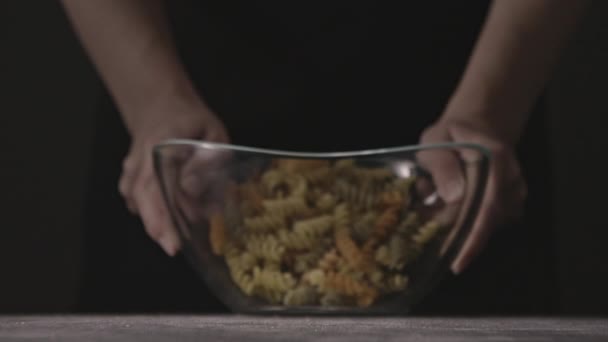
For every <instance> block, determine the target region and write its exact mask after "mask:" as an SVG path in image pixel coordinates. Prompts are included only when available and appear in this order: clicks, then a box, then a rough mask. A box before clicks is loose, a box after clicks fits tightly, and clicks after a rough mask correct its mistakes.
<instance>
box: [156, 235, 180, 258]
mask: <svg viewBox="0 0 608 342" xmlns="http://www.w3.org/2000/svg"><path fill="white" fill-rule="evenodd" d="M158 244H159V245H160V247H161V248H162V249H163V250H164V251H165V253H167V255H169V256H175V254H176V253H177V245H176V244H175V241H174V239H173V238H172V236H171V235H170V234H165V235H163V236H162V237H161V238H160V239H159V240H158Z"/></svg>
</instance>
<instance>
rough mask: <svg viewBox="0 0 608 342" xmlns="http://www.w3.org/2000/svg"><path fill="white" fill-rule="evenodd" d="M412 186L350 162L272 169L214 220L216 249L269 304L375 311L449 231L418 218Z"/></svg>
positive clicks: (240, 189)
mask: <svg viewBox="0 0 608 342" xmlns="http://www.w3.org/2000/svg"><path fill="white" fill-rule="evenodd" d="M413 181H414V177H413V176H412V177H410V178H399V177H398V176H396V175H395V174H394V173H393V171H392V170H390V169H388V168H381V167H374V168H366V167H362V166H359V165H357V163H356V162H355V161H354V160H352V159H341V160H338V161H335V162H329V161H326V160H306V159H284V160H277V161H274V162H273V163H271V165H270V166H269V168H268V169H266V170H265V171H263V172H262V173H261V174H260V175H259V176H258V177H253V178H252V179H250V180H248V181H246V182H243V183H241V184H237V185H236V191H234V192H233V193H235V194H236V195H235V201H237V202H236V203H230V202H228V203H226V206H227V207H230V208H231V209H230V210H224V212H223V215H224V216H226V217H222V215H214V216H212V217H210V220H209V242H210V247H211V251H212V252H213V254H214V255H216V256H219V257H221V258H223V260H224V261H225V264H226V266H227V267H228V269H229V274H230V276H231V278H232V280H233V281H234V284H235V285H236V286H237V287H238V288H239V289H240V290H241V291H242V292H243V293H244V294H245V295H247V296H255V297H257V298H259V299H261V300H264V301H266V302H268V303H270V304H274V305H285V306H306V305H321V306H360V307H367V306H370V305H372V304H373V303H375V302H376V301H377V300H378V299H379V298H381V297H382V296H384V295H388V294H391V293H395V292H399V291H403V290H405V289H407V288H408V285H409V283H410V276H409V274H408V265H410V264H411V263H413V262H415V261H416V258H417V257H418V256H419V255H420V254H421V253H422V252H423V249H424V247H425V246H427V245H428V244H429V243H431V242H432V241H433V239H435V238H436V237H437V235H438V234H440V232H441V229H442V228H443V226H442V225H439V224H438V223H437V222H434V221H432V220H426V221H425V220H424V219H423V218H422V217H421V215H418V213H417V212H416V210H414V209H415V207H414V206H413V205H414V204H415V203H414V204H413V203H412V202H413V199H412V198H413V197H412V193H413V191H414V190H413V187H412V184H413Z"/></svg>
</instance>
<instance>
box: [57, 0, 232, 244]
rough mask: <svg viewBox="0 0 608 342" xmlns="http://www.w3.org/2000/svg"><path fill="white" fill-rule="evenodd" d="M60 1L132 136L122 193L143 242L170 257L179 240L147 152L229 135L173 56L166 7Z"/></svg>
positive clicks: (134, 0) (139, 1)
mask: <svg viewBox="0 0 608 342" xmlns="http://www.w3.org/2000/svg"><path fill="white" fill-rule="evenodd" d="M62 1H63V5H64V7H65V8H66V10H67V13H68V16H69V17H70V18H71V21H72V23H73V25H74V27H75V29H76V32H77V33H78V35H79V36H80V39H81V41H82V43H83V45H84V47H85V48H86V50H87V51H88V53H89V55H90V56H91V58H92V60H93V62H94V64H95V65H96V67H97V70H98V71H99V74H100V75H101V77H102V79H103V80H104V82H105V85H106V86H107V88H108V90H109V91H110V93H111V95H112V97H113V98H114V101H115V102H116V104H117V106H118V109H119V111H120V113H121V115H122V117H123V120H124V122H125V124H126V126H127V128H128V130H129V133H130V134H131V138H132V143H131V148H130V150H129V154H128V155H127V157H126V158H125V160H124V164H123V172H122V175H121V178H120V183H119V190H120V193H121V194H122V196H123V197H124V199H125V201H126V204H127V206H128V208H129V209H130V210H131V211H132V212H133V213H136V214H138V215H139V216H140V217H141V219H142V221H143V223H144V226H145V229H146V231H147V233H148V235H149V236H150V237H151V238H152V239H154V240H155V241H156V242H158V243H159V245H160V246H161V247H162V248H163V249H164V250H165V251H166V252H167V254H169V255H174V254H175V253H177V251H178V250H179V248H180V240H179V238H178V236H177V233H176V231H175V229H174V228H173V225H172V223H171V221H170V219H169V214H168V212H167V208H166V207H165V204H164V202H163V200H162V196H161V192H160V189H159V185H158V182H157V181H156V177H155V173H154V169H153V163H152V148H153V146H154V145H155V144H157V143H159V142H161V141H163V140H165V139H169V138H185V139H205V140H214V141H222V142H225V141H227V139H228V136H227V134H226V131H225V129H224V127H223V125H222V123H221V122H220V121H219V120H218V119H217V117H216V116H215V115H214V114H213V113H212V112H211V111H210V109H209V108H208V107H207V106H206V105H205V103H204V101H203V100H202V99H201V98H200V97H199V95H198V94H197V92H196V91H195V89H194V86H193V84H192V82H191V81H190V79H189V77H188V75H187V73H186V71H185V68H184V67H183V65H182V64H181V61H180V60H179V58H178V56H177V51H176V47H175V46H174V42H173V41H172V36H171V34H170V29H169V25H168V20H167V17H166V14H165V8H164V1H162V0H62ZM184 186H185V185H184ZM189 188H192V186H190V187H189ZM192 190H195V189H194V188H192Z"/></svg>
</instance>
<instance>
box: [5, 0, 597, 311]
mask: <svg viewBox="0 0 608 342" xmlns="http://www.w3.org/2000/svg"><path fill="white" fill-rule="evenodd" d="M607 11H608V2H605V1H602V0H597V1H595V4H594V6H593V8H592V10H591V11H590V12H589V15H588V16H587V18H586V19H585V21H584V23H583V25H582V27H581V30H580V33H579V34H578V35H577V37H576V38H575V39H574V41H573V42H572V44H571V46H570V48H569V49H568V51H567V52H566V54H565V55H564V58H563V60H562V63H561V64H560V67H559V69H558V70H557V72H556V75H555V77H554V79H553V80H552V83H551V85H550V89H549V94H548V97H549V103H550V113H549V116H548V119H549V120H550V122H551V126H552V128H553V129H552V132H553V133H552V134H553V137H552V138H553V141H554V144H553V147H552V149H551V150H548V151H547V153H550V154H552V155H553V159H554V160H555V161H554V163H555V165H554V167H555V176H556V189H555V193H556V196H555V198H554V201H555V202H554V204H555V205H556V207H557V210H556V212H555V215H556V217H555V218H554V219H555V222H556V230H557V232H558V238H557V242H556V243H557V246H556V248H557V250H558V251H559V279H560V284H559V288H560V310H561V312H562V313H565V314H583V315H587V314H602V315H605V314H606V313H608V294H607V293H606V289H607V288H608V267H607V266H606V265H607V264H608V248H606V245H607V244H608V223H607V220H606V212H607V209H606V203H607V201H606V195H607V194H608V162H606V158H608V153H606V147H608V136H607V134H606V133H605V129H606V127H607V123H608V104H606V102H605V98H606V95H605V94H606V93H607V89H608V87H607V86H606V81H605V80H606V79H608V26H607V25H608V24H607V23H608V22H607V21H606V20H605V19H606V15H607V13H608V12H607ZM100 89H101V85H100V83H99V80H98V79H97V78H96V75H95V73H94V71H93V69H92V67H91V66H90V64H89V62H88V61H87V59H86V58H85V56H84V53H83V51H82V50H81V48H80V46H79V45H78V43H77V41H76V39H75V37H74V35H73V34H72V32H71V31H70V28H69V27H68V25H67V22H66V20H65V17H64V15H63V13H62V11H61V9H60V8H59V5H58V3H57V2H55V1H32V0H29V1H27V0H26V1H23V0H5V1H2V2H1V3H0V148H1V149H2V150H1V151H2V152H1V156H0V182H1V183H0V184H1V187H0V214H1V216H0V312H63V311H70V310H72V309H73V308H74V305H75V300H76V293H77V289H78V285H79V281H80V278H81V277H80V276H81V274H82V270H81V266H82V265H81V263H80V260H81V258H80V256H81V255H82V247H81V246H82V244H81V240H82V231H81V218H82V202H83V199H84V198H83V196H84V185H85V177H86V175H87V172H88V170H87V165H88V161H89V157H90V153H89V152H90V147H91V146H90V145H91V140H92V132H93V125H94V122H93V113H94V111H95V109H96V106H97V99H98V96H99V92H100ZM108 248H111V246H108Z"/></svg>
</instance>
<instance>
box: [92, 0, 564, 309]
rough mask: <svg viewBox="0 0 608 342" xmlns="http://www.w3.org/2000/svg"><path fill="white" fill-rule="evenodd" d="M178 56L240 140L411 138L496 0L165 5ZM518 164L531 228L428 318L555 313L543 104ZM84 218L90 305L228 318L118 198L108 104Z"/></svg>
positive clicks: (305, 144) (441, 298) (510, 237)
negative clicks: (527, 188) (525, 186)
mask: <svg viewBox="0 0 608 342" xmlns="http://www.w3.org/2000/svg"><path fill="white" fill-rule="evenodd" d="M169 3H170V8H169V10H170V13H171V18H172V19H173V20H172V25H173V29H174V35H175V37H176V40H177V45H178V47H179V51H180V55H181V56H182V59H183V61H184V63H185V65H186V67H187V69H188V71H189V73H190V75H191V77H192V78H193V80H194V82H195V83H196V86H197V87H198V88H199V90H200V93H201V94H202V95H203V96H204V98H205V100H206V101H207V103H208V104H209V105H210V106H211V107H212V109H213V110H214V111H215V112H216V113H217V114H218V115H219V116H220V118H221V119H222V120H223V121H224V123H225V124H226V126H227V128H228V131H229V133H230V135H231V137H232V139H233V142H234V143H237V144H242V145H251V146H257V147H268V148H279V149H282V150H300V151H302V150H304V151H332V150H355V149H364V148H376V147H387V146H398V145H406V144H414V143H417V142H418V138H419V135H420V133H421V131H422V130H423V129H424V128H425V127H427V126H428V125H429V124H431V123H432V122H433V121H434V120H436V118H437V117H438V115H440V114H441V111H442V109H443V107H444V106H445V105H446V102H447V100H448V98H449V96H450V95H451V93H452V92H453V90H454V88H455V86H456V83H457V82H458V80H459V78H460V76H461V74H462V72H463V70H464V67H465V65H466V62H467V58H468V57H469V55H470V52H471V49H472V47H473V44H474V42H475V40H476V38H477V35H478V33H479V31H480V29H481V26H482V24H483V21H484V18H485V15H486V13H487V9H488V1H478V0H474V1H466V2H463V1H461V2H457V1H443V2H439V1H416V2H383V1H323V2H319V3H314V2H313V3H311V2H305V3H294V2H286V1H279V0H267V1H245V0H232V1H170V2H169ZM541 107H542V106H540V105H539V107H538V109H537V110H536V111H535V113H534V115H533V117H532V120H531V122H530V124H529V127H528V132H527V133H526V135H525V137H524V139H523V141H522V144H521V153H520V157H521V159H522V161H523V166H524V172H525V175H526V177H527V180H528V182H529V184H530V198H529V201H528V205H527V216H526V218H525V220H524V223H523V224H521V225H516V226H514V227H509V228H508V229H504V230H500V231H499V232H498V233H496V234H495V235H494V236H493V238H492V240H491V241H490V245H489V247H488V248H487V250H486V251H485V252H484V254H483V255H481V256H480V257H479V258H478V259H477V260H476V262H475V263H474V264H473V265H471V267H470V269H469V270H467V271H466V272H465V273H464V274H463V275H461V276H459V277H451V278H449V279H447V280H446V281H445V282H444V283H443V285H442V286H441V287H440V288H439V289H437V291H435V292H434V293H433V294H432V295H431V296H429V297H428V298H427V300H426V301H425V302H424V303H422V304H421V305H420V306H419V309H418V311H417V313H419V314H434V313H437V314H459V313H462V314H481V313H486V314H492V313H494V314H509V313H528V314H531V313H550V312H552V310H553V308H554V305H555V303H554V291H555V283H554V281H553V280H554V274H553V250H552V248H553V240H552V230H551V229H552V225H551V219H550V218H551V217H552V215H551V207H550V203H551V191H550V189H551V184H550V182H551V177H550V175H551V174H550V173H549V170H548V167H549V165H550V161H549V160H548V154H547V153H546V151H547V149H546V148H545V144H546V140H545V136H546V135H545V133H544V129H543V119H544V118H543V117H542V110H541ZM98 120H99V121H98V125H97V127H98V129H97V138H96V144H95V146H94V151H93V155H94V158H93V164H92V167H91V182H90V187H89V200H88V202H87V208H88V209H87V212H86V222H85V227H86V260H85V265H86V269H85V277H84V283H83V291H82V296H81V308H82V310H85V311H121V312H124V311H131V312H133V311H196V312H205V311H219V310H223V309H224V308H223V306H222V305H221V304H220V303H219V302H218V301H217V300H216V299H215V298H213V296H212V295H211V294H209V293H208V292H207V289H206V287H205V284H204V283H203V282H202V281H201V280H199V279H198V278H197V276H196V274H195V273H194V271H193V270H192V269H191V268H190V267H189V266H188V265H187V264H186V263H185V261H184V260H183V259H182V258H181V257H177V258H175V259H170V258H168V257H166V256H164V254H163V253H162V252H161V250H160V248H158V247H157V246H156V245H155V244H154V243H153V242H152V241H151V240H150V239H149V238H147V237H146V235H145V232H144V230H143V228H142V226H141V223H140V222H139V220H138V219H136V218H135V217H131V216H130V215H129V214H128V212H127V210H126V209H125V207H124V204H123V202H122V199H121V198H120V196H119V194H118V192H117V191H116V188H117V182H118V178H119V175H120V171H121V161H122V158H124V156H125V155H126V153H127V149H128V143H129V138H128V136H127V134H126V131H125V129H124V127H123V125H122V123H121V121H120V118H119V115H118V113H117V111H116V109H115V107H114V106H113V104H112V102H111V101H110V100H109V97H108V96H105V99H104V101H103V104H102V106H101V108H100V115H99V118H98Z"/></svg>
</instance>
